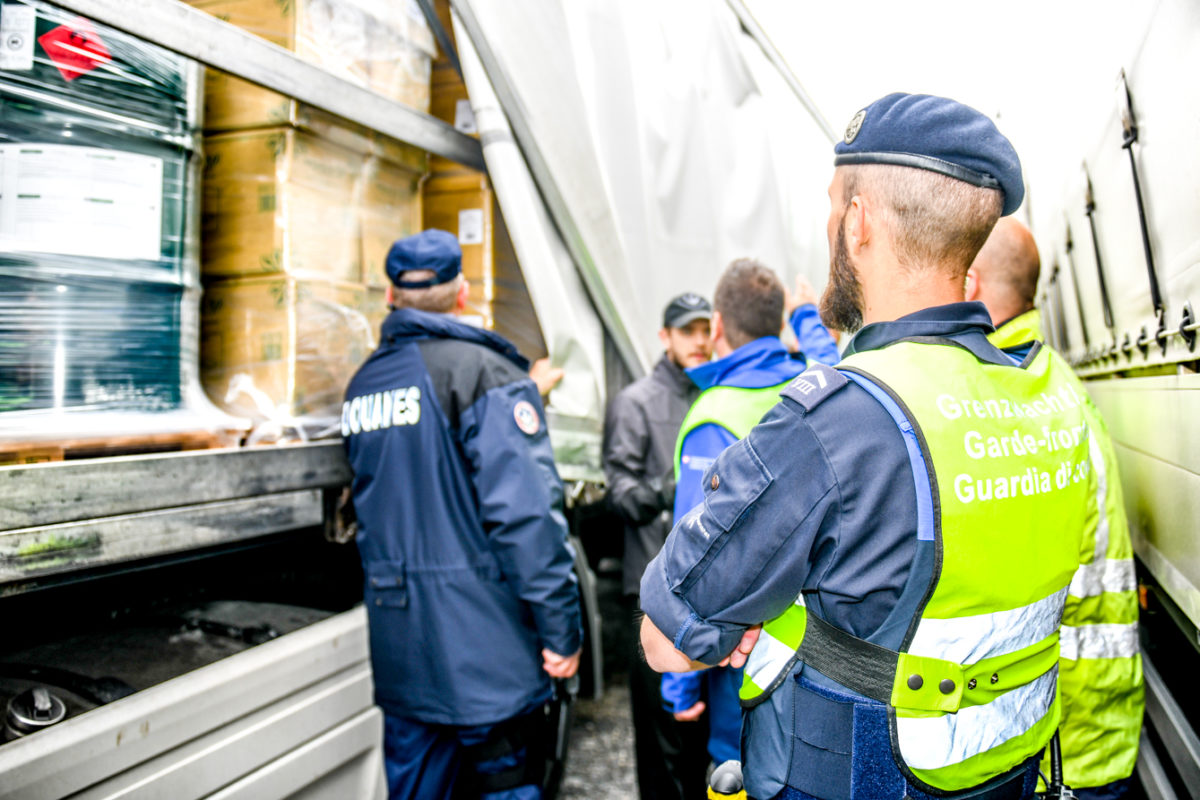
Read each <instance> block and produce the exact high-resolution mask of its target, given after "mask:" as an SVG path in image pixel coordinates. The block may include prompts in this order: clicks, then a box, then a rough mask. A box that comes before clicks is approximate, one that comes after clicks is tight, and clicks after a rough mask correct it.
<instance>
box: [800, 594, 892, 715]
mask: <svg viewBox="0 0 1200 800" xmlns="http://www.w3.org/2000/svg"><path fill="white" fill-rule="evenodd" d="M800 659H801V660H802V661H803V662H804V663H805V664H806V665H808V666H810V667H812V668H813V669H815V670H817V671H818V672H820V673H821V674H822V675H825V676H826V677H828V678H832V679H833V680H835V681H837V682H838V683H840V684H842V685H843V686H845V687H846V688H847V689H849V690H851V691H853V692H858V693H859V694H861V695H863V696H864V697H869V698H871V699H872V700H878V701H879V702H881V703H890V702H891V701H892V685H893V683H894V682H895V679H896V668H897V665H898V664H899V661H900V654H899V653H898V652H896V651H895V650H891V649H889V648H887V647H881V646H879V645H877V644H872V643H871V642H868V641H866V640H865V639H860V638H858V637H857V636H855V635H854V634H851V633H847V632H846V631H843V630H841V629H840V628H835V627H834V626H833V625H830V624H829V623H828V622H826V621H825V620H823V619H821V618H820V617H818V616H816V615H815V614H813V613H812V610H811V609H809V614H808V624H807V627H806V628H805V629H804V641H803V642H802V643H801V644H800Z"/></svg>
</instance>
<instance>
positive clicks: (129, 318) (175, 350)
mask: <svg viewBox="0 0 1200 800" xmlns="http://www.w3.org/2000/svg"><path fill="white" fill-rule="evenodd" d="M0 29H2V30H3V35H4V41H5V43H6V45H7V46H6V48H4V49H3V52H2V54H0V463H11V462H12V461H22V460H39V459H27V458H23V456H22V455H21V449H20V448H21V444H22V443H27V442H39V441H41V442H45V441H46V440H51V439H53V440H59V441H62V440H66V439H83V438H94V437H109V438H112V437H120V436H124V437H131V436H132V437H136V436H138V435H143V434H145V435H150V434H155V435H157V434H164V433H171V432H184V431H190V432H195V431H198V430H203V429H208V430H212V431H224V430H225V429H227V428H228V427H229V426H231V425H232V424H235V421H234V420H232V419H230V418H228V417H226V416H225V415H223V414H221V413H220V412H218V411H217V410H216V409H215V408H213V407H212V406H211V405H210V404H209V403H208V402H207V401H206V400H205V399H204V395H203V392H202V391H201V389H200V385H199V380H198V370H197V347H196V341H197V335H198V314H197V311H198V299H199V282H198V263H197V258H196V256H197V252H196V242H195V224H194V220H195V217H196V213H195V212H196V208H195V202H194V198H195V196H196V179H197V176H198V159H197V156H196V138H195V130H196V112H197V109H198V106H199V102H198V100H199V98H198V89H199V85H198V81H197V77H198V75H199V71H198V68H197V67H196V66H195V65H194V64H192V63H191V62H189V61H187V60H186V59H183V58H181V57H178V56H176V55H174V54H172V53H169V52H167V51H165V50H163V49H161V48H159V47H156V46H154V45H152V44H149V43H146V42H143V41H140V40H137V39H134V38H132V37H129V36H127V35H125V34H122V33H119V32H117V31H115V30H112V29H110V28H106V27H104V26H102V25H99V24H97V23H93V22H91V21H89V20H86V19H84V18H82V17H79V16H78V15H76V14H73V13H71V12H67V11H64V10H61V9H59V8H57V7H55V6H51V5H48V4H45V3H41V2H37V0H29V1H28V2H15V1H14V0H0ZM158 446H159V447H160V448H161V447H162V443H161V442H160V443H159V445H158ZM58 457H62V455H61V454H60V455H59V456H58Z"/></svg>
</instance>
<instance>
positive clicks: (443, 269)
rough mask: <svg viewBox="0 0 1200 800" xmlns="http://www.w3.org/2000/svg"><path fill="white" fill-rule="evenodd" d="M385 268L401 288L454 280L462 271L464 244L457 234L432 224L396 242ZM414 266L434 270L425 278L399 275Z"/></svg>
mask: <svg viewBox="0 0 1200 800" xmlns="http://www.w3.org/2000/svg"><path fill="white" fill-rule="evenodd" d="M385 268H386V269H387V274H388V277H389V278H391V279H392V283H393V284H395V285H396V286H398V287H400V288H401V289H426V288H428V287H430V286H437V285H438V284H439V283H445V282H446V281H452V280H454V278H455V276H457V275H458V273H459V272H461V271H462V248H461V247H459V246H458V239H457V238H456V237H455V236H454V234H452V233H447V232H446V231H439V230H438V229H437V228H430V229H429V230H427V231H422V232H421V233H418V234H417V235H416V236H409V237H408V238H407V239H400V240H399V241H397V242H396V243H395V244H393V245H392V249H391V250H389V251H388V254H387V262H386V263H385ZM414 269H427V270H432V271H433V273H434V274H433V277H432V278H430V279H428V280H424V281H404V280H401V279H400V276H401V275H402V274H403V273H405V272H408V271H409V270H414Z"/></svg>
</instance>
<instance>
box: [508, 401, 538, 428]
mask: <svg viewBox="0 0 1200 800" xmlns="http://www.w3.org/2000/svg"><path fill="white" fill-rule="evenodd" d="M513 419H515V420H516V421H517V427H518V428H520V429H521V433H523V434H525V435H526V436H533V435H534V434H535V433H537V432H538V431H539V430H541V427H542V420H541V418H540V417H539V416H538V412H537V409H536V408H534V407H533V403H531V402H529V401H528V400H522V401H521V402H519V403H517V404H516V405H515V406H513Z"/></svg>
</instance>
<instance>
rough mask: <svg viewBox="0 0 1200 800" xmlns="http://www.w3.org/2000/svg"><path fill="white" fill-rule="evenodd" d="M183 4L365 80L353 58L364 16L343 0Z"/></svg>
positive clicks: (362, 46)
mask: <svg viewBox="0 0 1200 800" xmlns="http://www.w3.org/2000/svg"><path fill="white" fill-rule="evenodd" d="M188 2H189V5H192V6H195V7H196V8H199V9H201V10H202V11H206V12H208V13H209V14H212V15H213V16H215V17H217V18H219V19H221V20H224V21H225V22H228V23H230V24H232V25H236V26H237V27H239V28H242V29H243V30H246V31H248V32H250V33H253V34H254V35H255V36H259V37H261V38H263V39H266V40H267V41H268V42H271V43H272V44H275V45H278V46H280V47H282V48H283V49H285V50H290V51H291V52H293V53H295V54H296V55H298V56H299V57H301V58H303V59H304V60H305V61H310V62H312V63H313V64H316V65H318V66H320V67H322V68H323V69H325V70H327V71H329V72H331V73H333V74H335V75H338V76H339V77H342V78H346V79H348V80H352V81H354V82H355V83H359V84H361V85H362V86H366V85H367V74H366V72H365V71H364V70H363V69H362V67H361V65H360V63H359V59H360V58H361V56H362V54H363V53H364V52H365V51H366V49H367V28H368V21H367V19H366V15H365V14H364V11H363V10H362V9H361V8H357V7H356V6H355V4H354V3H350V2H345V1H344V0H287V1H286V2H281V1H280V0H188Z"/></svg>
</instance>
